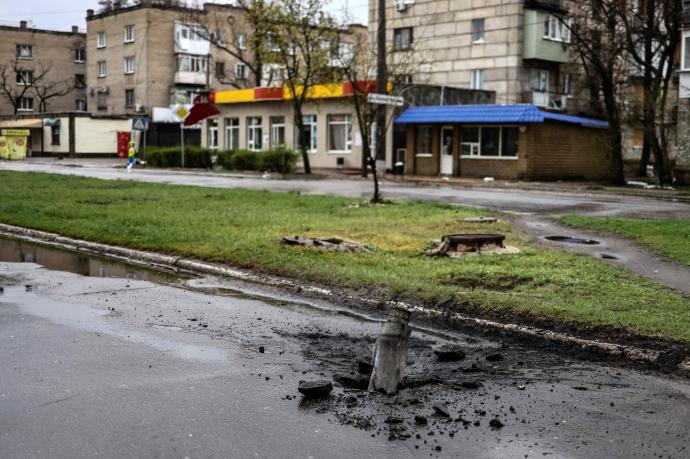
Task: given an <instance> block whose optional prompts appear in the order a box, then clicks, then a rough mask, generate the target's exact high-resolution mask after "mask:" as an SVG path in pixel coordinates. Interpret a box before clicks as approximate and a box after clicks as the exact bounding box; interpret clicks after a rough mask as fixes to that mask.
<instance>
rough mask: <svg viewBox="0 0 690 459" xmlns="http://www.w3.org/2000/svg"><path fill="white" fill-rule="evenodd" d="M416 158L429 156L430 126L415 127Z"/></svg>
mask: <svg viewBox="0 0 690 459" xmlns="http://www.w3.org/2000/svg"><path fill="white" fill-rule="evenodd" d="M416 134H417V135H416V136H415V137H416V146H415V150H416V156H431V126H417V133H416Z"/></svg>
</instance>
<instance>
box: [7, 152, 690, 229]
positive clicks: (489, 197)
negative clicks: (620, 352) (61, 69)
mask: <svg viewBox="0 0 690 459" xmlns="http://www.w3.org/2000/svg"><path fill="white" fill-rule="evenodd" d="M114 164H115V162H114V161H110V160H108V161H100V162H94V161H88V160H85V161H83V162H81V163H80V160H78V159H77V160H69V162H68V163H66V162H63V161H58V160H46V159H40V160H34V161H25V162H7V161H5V162H0V170H15V171H33V172H50V173H55V174H70V175H80V176H86V177H95V178H101V179H107V180H122V179H127V180H139V181H143V182H152V183H170V184H178V185H191V186H206V187H214V188H247V189H260V190H271V191H300V192H301V193H305V194H326V195H338V196H348V197H363V198H369V197H370V196H371V193H372V190H373V186H372V184H371V183H370V182H368V181H363V180H340V179H323V180H302V179H294V180H275V179H262V178H256V177H242V176H232V175H227V174H215V173H210V174H208V173H195V172H187V171H166V170H160V169H141V168H137V169H133V170H132V171H131V172H129V173H128V172H126V171H125V169H124V168H114V167H113V165H114ZM75 165H77V166H83V167H74V166H75ZM382 190H383V194H384V197H386V198H406V199H422V200H429V201H441V202H448V203H454V204H465V205H472V206H480V207H487V208H490V209H497V210H501V211H508V212H518V213H539V214H544V215H547V214H548V215H558V214H568V213H578V214H588V215H600V216H628V217H640V218H673V219H678V218H683V219H686V218H690V204H688V203H683V202H672V201H666V200H658V199H653V198H645V197H636V196H629V195H613V194H603V193H571V192H567V193H566V192H551V191H548V192H547V191H529V190H519V189H488V188H456V187H452V186H448V185H444V186H419V185H414V184H402V183H394V182H388V181H387V182H385V183H383V185H382Z"/></svg>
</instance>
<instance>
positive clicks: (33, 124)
mask: <svg viewBox="0 0 690 459" xmlns="http://www.w3.org/2000/svg"><path fill="white" fill-rule="evenodd" d="M0 128H3V129H41V128H43V120H42V119H40V118H27V119H19V120H0Z"/></svg>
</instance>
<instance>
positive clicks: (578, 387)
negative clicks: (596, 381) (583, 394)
mask: <svg viewBox="0 0 690 459" xmlns="http://www.w3.org/2000/svg"><path fill="white" fill-rule="evenodd" d="M573 389H575V390H589V389H588V388H587V387H585V386H575V387H573Z"/></svg>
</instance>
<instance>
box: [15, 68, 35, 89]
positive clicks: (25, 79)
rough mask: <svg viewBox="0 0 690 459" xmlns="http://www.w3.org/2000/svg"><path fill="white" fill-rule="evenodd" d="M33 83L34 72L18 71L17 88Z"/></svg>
mask: <svg viewBox="0 0 690 459" xmlns="http://www.w3.org/2000/svg"><path fill="white" fill-rule="evenodd" d="M33 81H34V72H32V71H31V70H20V71H19V72H17V84H18V85H19V86H28V85H30V84H31V83H32V82H33Z"/></svg>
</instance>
